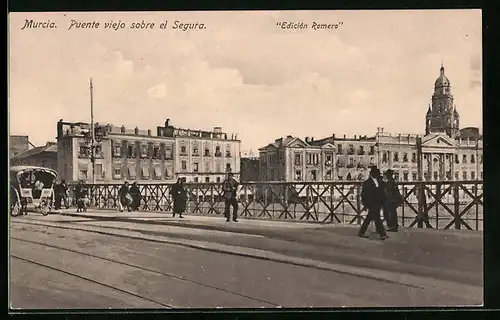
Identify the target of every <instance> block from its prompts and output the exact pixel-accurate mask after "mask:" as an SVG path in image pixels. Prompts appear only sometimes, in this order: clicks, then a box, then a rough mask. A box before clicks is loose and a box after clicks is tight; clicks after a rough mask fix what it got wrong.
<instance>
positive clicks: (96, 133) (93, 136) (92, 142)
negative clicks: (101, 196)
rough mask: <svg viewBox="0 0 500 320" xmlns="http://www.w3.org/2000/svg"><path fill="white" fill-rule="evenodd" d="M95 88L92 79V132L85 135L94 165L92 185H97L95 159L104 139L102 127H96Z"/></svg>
mask: <svg viewBox="0 0 500 320" xmlns="http://www.w3.org/2000/svg"><path fill="white" fill-rule="evenodd" d="M93 91H94V88H93V86H92V78H91V79H90V131H89V132H88V133H86V134H85V136H84V138H85V143H86V144H87V146H88V147H89V149H90V162H91V163H92V184H95V159H96V149H97V147H98V145H97V144H96V142H97V143H100V142H101V141H102V139H103V136H104V132H103V131H102V127H100V126H97V127H95V126H94V101H93V98H94V97H93V94H94V92H93Z"/></svg>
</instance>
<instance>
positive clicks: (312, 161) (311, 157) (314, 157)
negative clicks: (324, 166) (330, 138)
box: [307, 153, 319, 165]
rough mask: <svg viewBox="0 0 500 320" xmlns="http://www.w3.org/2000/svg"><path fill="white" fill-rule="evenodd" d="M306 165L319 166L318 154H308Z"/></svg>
mask: <svg viewBox="0 0 500 320" xmlns="http://www.w3.org/2000/svg"><path fill="white" fill-rule="evenodd" d="M307 164H308V165H318V164H319V154H318V153H308V154H307Z"/></svg>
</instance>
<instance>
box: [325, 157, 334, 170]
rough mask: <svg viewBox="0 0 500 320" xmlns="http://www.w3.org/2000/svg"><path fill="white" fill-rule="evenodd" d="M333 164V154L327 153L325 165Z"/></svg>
mask: <svg viewBox="0 0 500 320" xmlns="http://www.w3.org/2000/svg"><path fill="white" fill-rule="evenodd" d="M332 165H333V155H331V154H327V155H325V166H328V167H331V166H332Z"/></svg>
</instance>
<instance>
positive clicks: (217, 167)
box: [215, 163, 222, 173]
mask: <svg viewBox="0 0 500 320" xmlns="http://www.w3.org/2000/svg"><path fill="white" fill-rule="evenodd" d="M215 172H218V173H221V172H222V168H221V164H220V163H216V164H215Z"/></svg>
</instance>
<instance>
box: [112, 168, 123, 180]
mask: <svg viewBox="0 0 500 320" xmlns="http://www.w3.org/2000/svg"><path fill="white" fill-rule="evenodd" d="M121 176H122V172H121V170H120V168H115V169H114V170H113V179H121Z"/></svg>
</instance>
